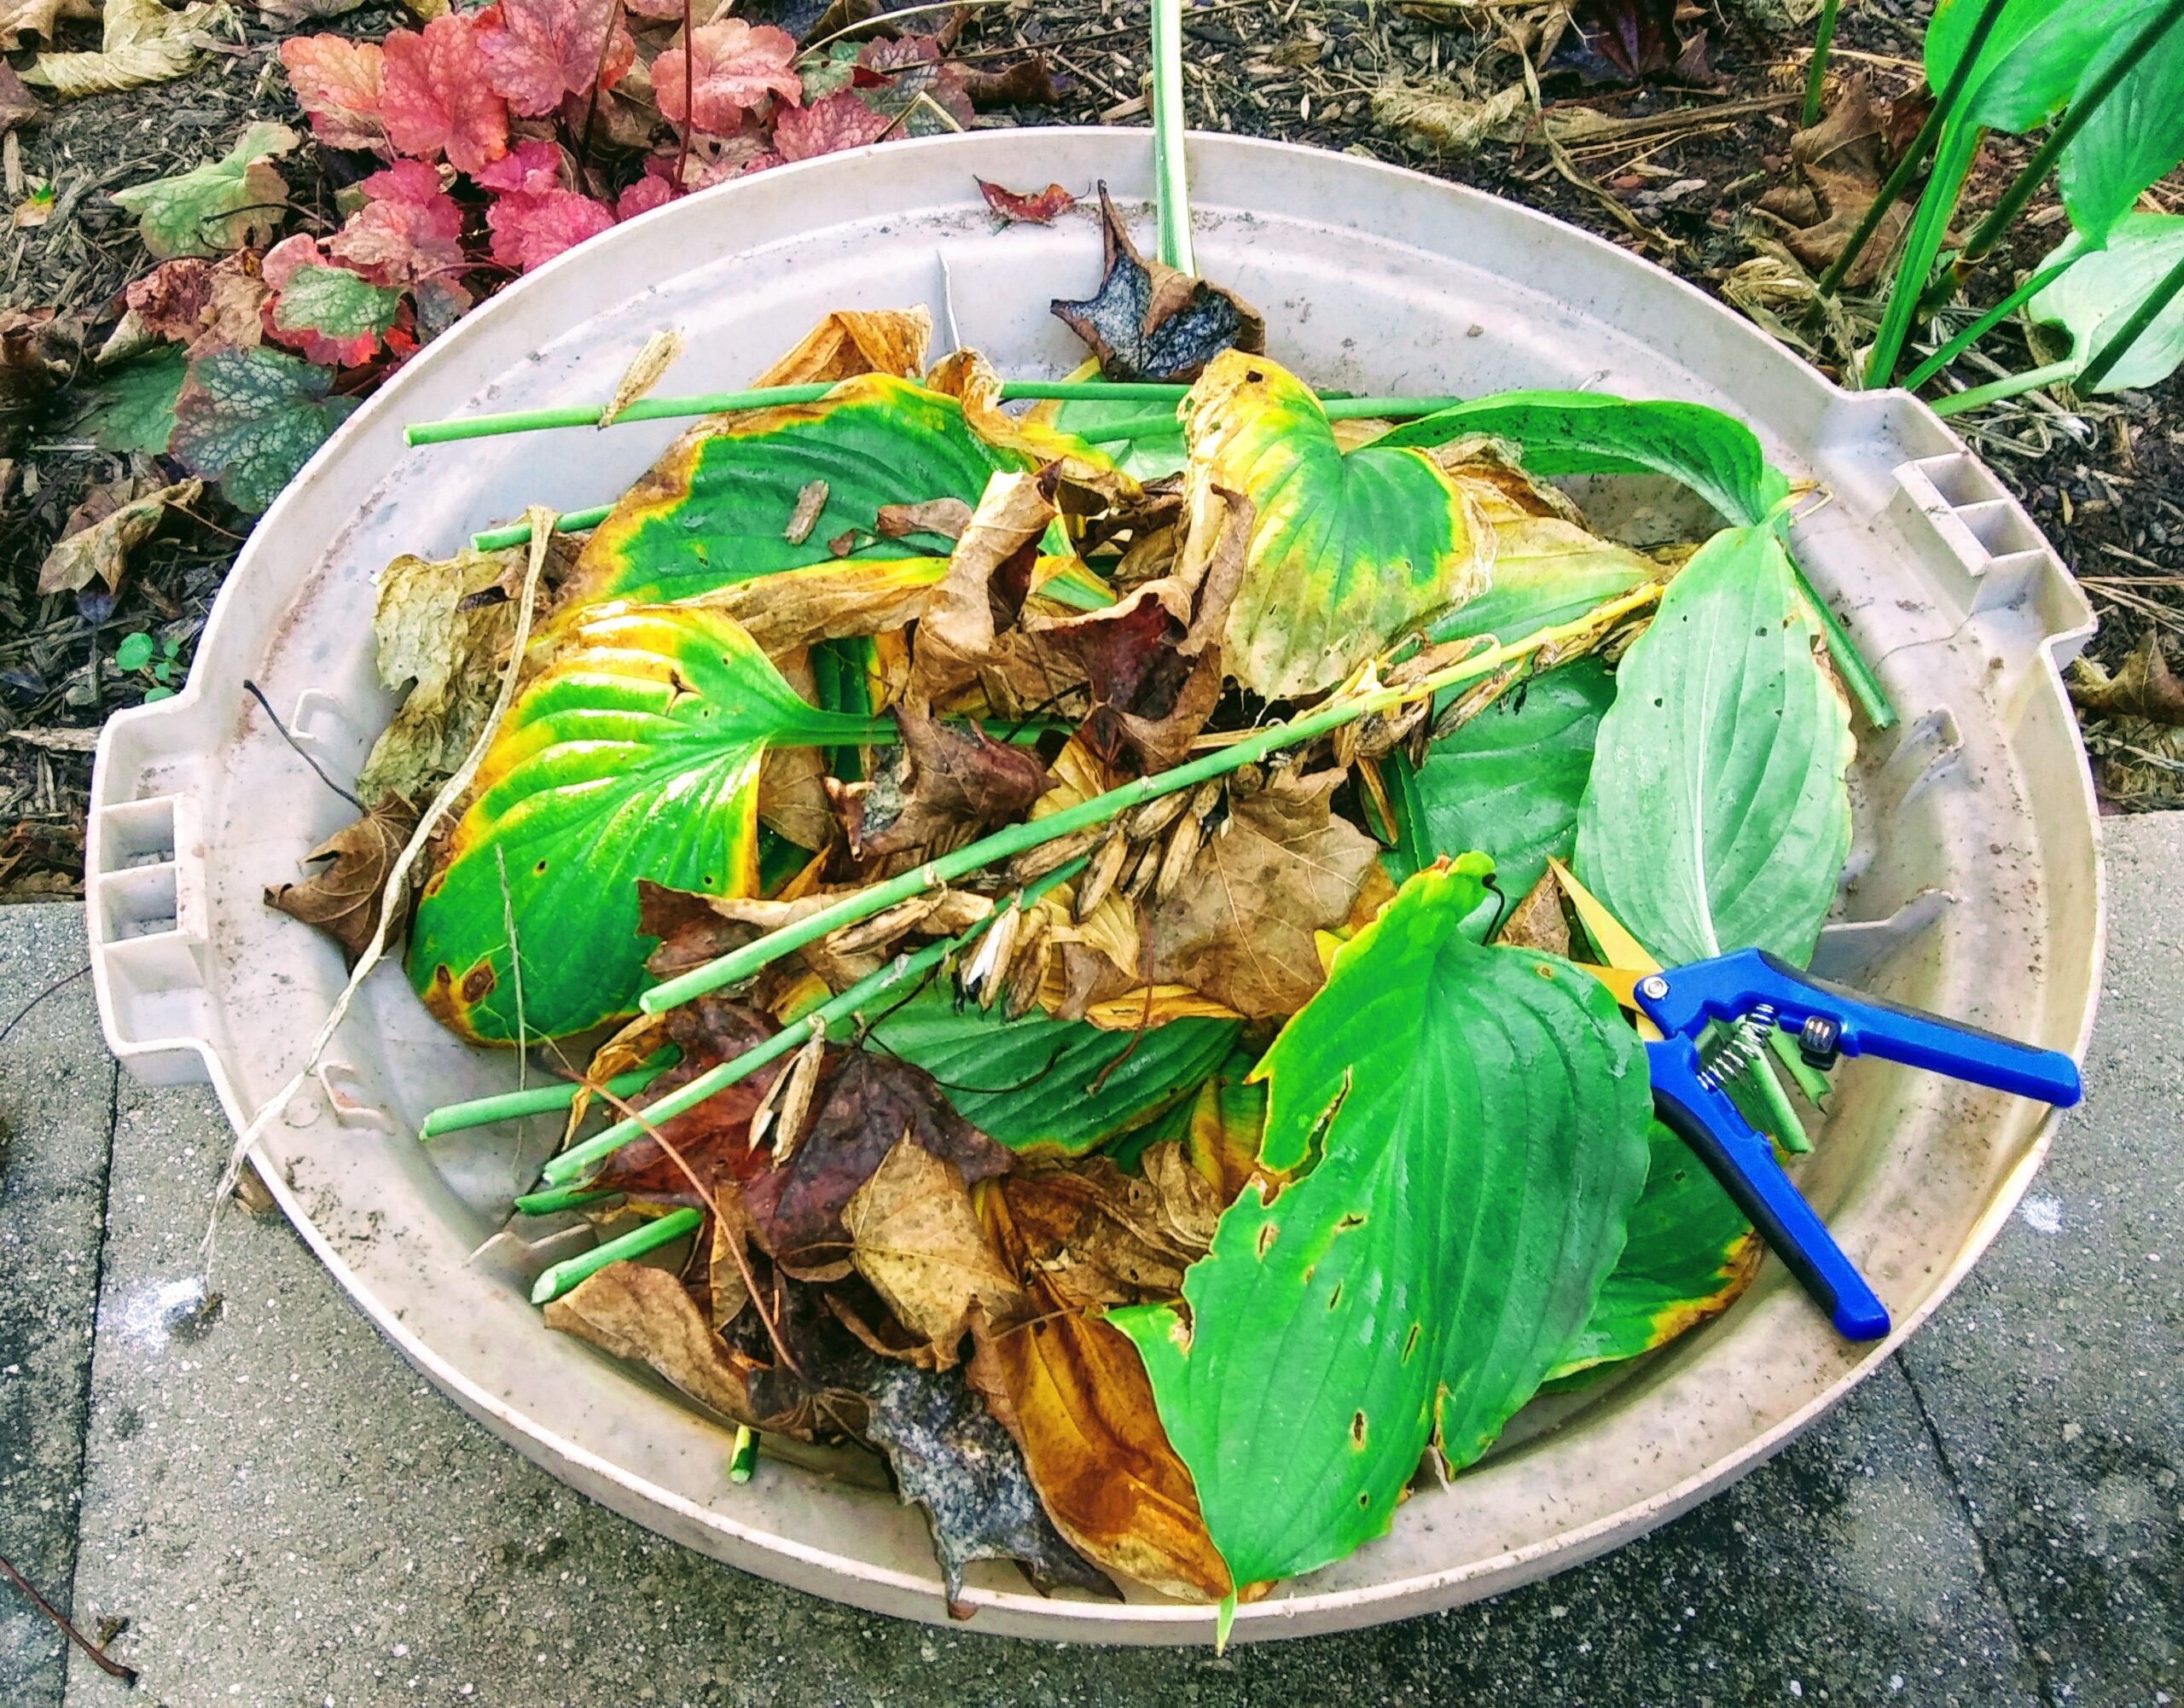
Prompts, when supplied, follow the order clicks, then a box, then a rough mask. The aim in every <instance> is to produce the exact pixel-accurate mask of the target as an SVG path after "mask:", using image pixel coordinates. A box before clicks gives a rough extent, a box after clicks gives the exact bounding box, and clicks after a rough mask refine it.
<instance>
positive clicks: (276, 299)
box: [258, 232, 402, 368]
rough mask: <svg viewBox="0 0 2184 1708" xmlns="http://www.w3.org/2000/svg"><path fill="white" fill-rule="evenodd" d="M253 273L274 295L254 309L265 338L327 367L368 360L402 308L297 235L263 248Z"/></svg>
mask: <svg viewBox="0 0 2184 1708" xmlns="http://www.w3.org/2000/svg"><path fill="white" fill-rule="evenodd" d="M258 272H259V276H261V277H262V278H263V279H264V282H265V287H266V288H267V289H268V290H269V291H270V292H272V293H273V294H272V295H271V296H269V297H268V298H267V299H265V301H264V305H263V306H262V307H261V309H260V311H259V313H260V315H261V317H262V318H263V321H264V330H265V335H266V336H267V337H268V338H270V339H272V340H274V341H275V342H276V343H277V344H285V345H287V346H288V347H289V348H290V349H291V350H296V351H301V352H302V353H303V357H304V359H305V361H307V362H317V363H322V364H323V365H324V366H327V367H329V368H353V367H354V366H356V365H357V363H360V362H369V361H370V360H371V358H372V357H373V355H374V354H375V352H376V351H378V349H379V345H380V336H381V335H382V334H384V333H385V332H386V329H387V328H388V327H389V326H391V325H392V323H393V321H394V316H395V311H396V310H397V309H398V307H399V306H400V305H401V300H402V299H401V298H400V296H399V295H398V293H396V292H395V291H393V290H392V289H390V288H386V287H384V286H380V285H377V284H375V283H373V282H370V281H369V280H368V279H365V278H364V277H363V276H362V275H360V274H358V273H357V272H356V271H355V270H353V269H351V268H346V267H340V266H335V265H332V264H329V262H328V259H327V256H326V254H325V253H324V250H323V247H322V245H321V244H320V242H319V241H318V240H317V238H316V237H312V236H309V235H305V234H303V233H300V232H299V233H298V234H297V235H295V236H293V237H286V238H283V239H282V241H280V242H278V243H276V244H275V245H274V246H273V247H271V248H270V249H268V250H267V251H266V252H265V259H264V260H263V261H262V262H261V263H259V265H258Z"/></svg>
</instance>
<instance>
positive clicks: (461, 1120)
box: [417, 1061, 669, 1144]
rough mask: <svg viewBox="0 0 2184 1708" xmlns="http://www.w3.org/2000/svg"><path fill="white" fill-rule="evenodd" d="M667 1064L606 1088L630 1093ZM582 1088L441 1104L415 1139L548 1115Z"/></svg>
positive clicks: (539, 1088)
mask: <svg viewBox="0 0 2184 1708" xmlns="http://www.w3.org/2000/svg"><path fill="white" fill-rule="evenodd" d="M668 1066H669V1064H668V1063H666V1062H665V1061H661V1062H648V1063H647V1064H646V1065H645V1066H642V1067H635V1068H631V1069H630V1072H627V1073H618V1074H616V1075H615V1076H614V1078H612V1079H610V1080H608V1081H607V1089H608V1090H609V1091H611V1092H613V1094H614V1095H616V1096H617V1097H629V1096H632V1095H635V1094H636V1093H637V1092H640V1091H642V1090H643V1089H645V1087H646V1086H648V1085H649V1084H651V1083H653V1080H655V1079H657V1078H659V1076H660V1075H661V1074H663V1073H665V1072H667V1069H668ZM582 1089H584V1088H583V1087H582V1086H580V1085H578V1084H577V1083H574V1082H573V1081H572V1082H570V1083H566V1084H556V1085H534V1086H532V1087H531V1088H530V1089H528V1090H525V1091H503V1092H502V1093H500V1094H499V1095H497V1096H492V1097H479V1098H474V1099H473V1100H472V1101H469V1102H468V1103H448V1104H444V1105H443V1106H442V1107H439V1108H438V1109H435V1110H433V1113H431V1114H429V1115H427V1116H426V1117H425V1124H424V1125H423V1126H421V1127H420V1128H419V1129H418V1130H417V1142H418V1143H420V1144H422V1143H424V1142H426V1141H427V1140H429V1139H437V1138H439V1136H441V1135H442V1134H443V1133H459V1132H461V1131H462V1130H464V1129H465V1128H466V1127H483V1126H487V1125H490V1124H491V1123H493V1122H495V1121H515V1120H520V1119H521V1118H523V1117H524V1116H526V1115H550V1114H552V1113H554V1112H555V1110H557V1109H566V1108H567V1107H569V1105H570V1104H572V1103H573V1102H575V1101H577V1093H578V1092H579V1091H581V1090H582Z"/></svg>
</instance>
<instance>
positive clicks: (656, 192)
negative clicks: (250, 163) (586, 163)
mask: <svg viewBox="0 0 2184 1708" xmlns="http://www.w3.org/2000/svg"><path fill="white" fill-rule="evenodd" d="M674 199H675V187H674V186H673V185H672V184H671V183H668V181H667V180H666V179H665V178H664V177H655V176H654V175H653V174H652V173H651V172H647V173H646V174H645V175H644V176H643V177H641V178H639V179H638V180H637V181H636V183H633V184H631V185H630V187H629V188H628V189H625V190H624V191H623V192H622V194H621V195H619V196H617V197H616V198H615V199H614V217H615V218H617V219H635V218H636V217H637V216H638V215H639V214H641V213H649V212H652V211H653V209H654V208H655V207H665V206H666V205H667V204H668V203H669V202H671V201H672V200H674ZM169 265H172V263H171V262H170V263H169Z"/></svg>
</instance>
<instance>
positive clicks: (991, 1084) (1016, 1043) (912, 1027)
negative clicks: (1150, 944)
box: [872, 991, 1237, 1156]
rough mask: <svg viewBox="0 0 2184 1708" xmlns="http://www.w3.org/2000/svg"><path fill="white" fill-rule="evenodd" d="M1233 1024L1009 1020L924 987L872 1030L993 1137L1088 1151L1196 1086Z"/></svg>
mask: <svg viewBox="0 0 2184 1708" xmlns="http://www.w3.org/2000/svg"><path fill="white" fill-rule="evenodd" d="M1236 1030H1237V1028H1236V1023H1235V1022H1234V1020H1170V1022H1169V1023H1168V1024H1167V1025H1162V1026H1155V1027H1153V1029H1152V1030H1150V1031H1147V1032H1144V1033H1142V1034H1133V1033H1130V1032H1115V1031H1102V1030H1101V1029H1100V1028H1099V1027H1097V1026H1094V1025H1086V1024H1085V1023H1084V1022H1083V1021H1081V1020H1056V1019H1054V1017H1053V1016H1052V1015H1050V1014H1044V1013H1042V1012H1040V1011H1039V1010H1037V1009H1034V1010H1033V1011H1032V1012H1031V1013H1030V1014H1026V1015H1025V1016H1024V1018H1023V1019H1022V1020H1006V1019H1003V1018H1002V1016H1001V1015H1000V1014H998V1013H996V1012H989V1011H987V1010H985V1009H981V1008H975V1007H970V1006H966V1007H965V1008H963V1010H962V1011H961V1013H960V1014H959V1013H958V1012H957V1011H956V1004H955V1002H954V1001H953V1000H952V999H951V998H950V997H949V996H947V995H946V994H944V993H943V992H939V991H927V992H926V993H925V994H924V995H922V996H919V997H917V998H916V999H915V1000H914V1001H912V1002H906V1003H904V1004H903V1007H901V1008H897V1010H896V1011H895V1012H894V1013H893V1014H890V1015H889V1016H888V1017H887V1018H886V1020H882V1021H880V1023H879V1024H878V1025H875V1026H874V1027H873V1029H872V1037H873V1038H874V1040H875V1041H876V1042H877V1043H879V1044H880V1046H881V1047H882V1048H884V1049H887V1050H889V1051H891V1052H892V1053H893V1054H896V1055H899V1056H901V1057H902V1058H903V1060H905V1061H908V1062H910V1063H912V1064H913V1065H914V1066H918V1067H922V1068H923V1069H924V1070H925V1071H926V1072H927V1073H930V1074H931V1075H932V1077H933V1078H935V1079H937V1080H938V1081H939V1082H940V1088H941V1089H942V1091H943V1092H944V1093H945V1094H946V1095H947V1098H948V1101H950V1103H951V1104H953V1105H954V1106H955V1107H956V1113H957V1114H959V1115H961V1117H962V1118H964V1119H965V1120H967V1121H968V1122H969V1123H970V1124H972V1125H973V1126H974V1127H976V1128H977V1129H978V1130H979V1131H980V1132H982V1133H984V1134H985V1135H986V1136H987V1137H989V1138H990V1139H994V1140H996V1141H998V1142H1000V1143H1002V1144H1004V1145H1007V1146H1008V1147H1009V1149H1011V1150H1013V1151H1033V1152H1048V1153H1060V1154H1063V1155H1066V1156H1082V1155H1083V1153H1085V1152H1087V1151H1089V1150H1092V1149H1094V1148H1095V1147H1098V1146H1099V1145H1101V1144H1102V1143H1104V1142H1106V1141H1107V1140H1108V1139H1110V1138H1112V1137H1113V1136H1115V1135H1116V1134H1118V1133H1120V1132H1122V1131H1124V1130H1126V1129H1128V1128H1131V1127H1134V1126H1136V1125H1137V1124H1138V1123H1140V1122H1141V1121H1145V1120H1147V1119H1150V1118H1152V1117H1153V1116H1154V1115H1156V1114H1158V1113H1159V1112H1160V1111H1161V1110H1162V1109H1163V1108H1164V1107H1166V1106H1168V1105H1169V1104H1170V1103H1173V1102H1174V1101H1176V1100H1177V1099H1179V1098H1182V1097H1183V1096H1184V1095H1187V1094H1188V1093H1189V1092H1191V1091H1193V1090H1194V1089H1196V1088H1197V1087H1198V1085H1199V1083H1200V1082H1201V1081H1202V1080H1204V1079H1205V1077H1206V1076H1207V1075H1208V1074H1210V1073H1211V1072H1213V1070H1214V1069H1215V1068H1216V1067H1217V1066H1220V1064H1221V1061H1222V1060H1223V1058H1224V1057H1225V1056H1226V1055H1227V1054H1229V1046H1230V1045H1231V1044H1232V1043H1234V1041H1235V1037H1236ZM1133 1040H1134V1041H1135V1043H1136V1048H1135V1049H1132V1048H1131V1045H1132V1043H1133ZM1118 1060H1119V1061H1120V1064H1121V1065H1120V1066H1114V1064H1115V1063H1116V1062H1117V1061H1118ZM1111 1066H1113V1069H1114V1071H1113V1072H1107V1070H1108V1069H1109V1068H1110V1067H1111ZM1103 1073H1104V1074H1106V1078H1104V1079H1102V1078H1101V1075H1102V1074H1103Z"/></svg>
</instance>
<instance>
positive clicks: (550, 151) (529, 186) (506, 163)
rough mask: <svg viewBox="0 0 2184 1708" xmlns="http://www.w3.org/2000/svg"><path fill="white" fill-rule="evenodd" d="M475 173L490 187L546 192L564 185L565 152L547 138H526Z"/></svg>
mask: <svg viewBox="0 0 2184 1708" xmlns="http://www.w3.org/2000/svg"><path fill="white" fill-rule="evenodd" d="M473 176H474V177H476V178H477V180H478V182H479V183H480V184H482V185H484V186H485V188H486V189H501V190H513V191H515V192H517V193H518V194H520V195H545V194H546V192H547V191H548V190H549V189H560V188H561V149H560V148H557V147H556V146H555V144H553V143H552V142H547V141H546V140H544V139H543V137H525V138H524V139H523V141H521V142H518V143H517V144H516V145H515V147H514V148H511V149H509V150H508V153H507V154H503V155H502V156H501V158H500V159H499V160H496V161H494V162H493V164H492V165H491V166H486V167H484V168H483V169H481V170H480V171H478V172H476V173H474V174H473Z"/></svg>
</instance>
